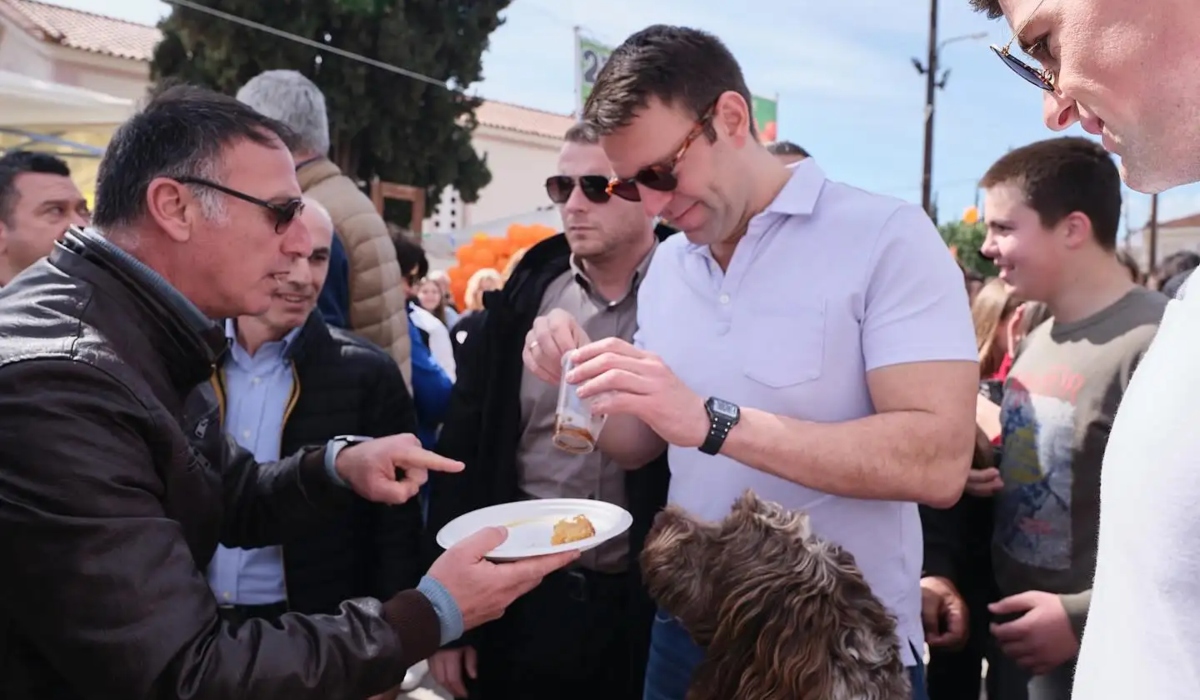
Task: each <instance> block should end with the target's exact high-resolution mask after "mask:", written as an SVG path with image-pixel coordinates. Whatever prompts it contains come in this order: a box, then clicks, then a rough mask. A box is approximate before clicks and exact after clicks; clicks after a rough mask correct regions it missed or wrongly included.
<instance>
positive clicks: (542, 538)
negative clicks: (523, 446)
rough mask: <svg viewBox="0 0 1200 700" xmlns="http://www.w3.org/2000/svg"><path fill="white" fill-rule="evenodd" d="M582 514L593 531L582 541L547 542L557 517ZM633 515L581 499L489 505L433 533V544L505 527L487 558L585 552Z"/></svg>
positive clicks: (621, 528) (608, 537) (623, 527)
mask: <svg viewBox="0 0 1200 700" xmlns="http://www.w3.org/2000/svg"><path fill="white" fill-rule="evenodd" d="M576 515H583V516H586V517H587V519H588V520H590V521H591V523H592V527H593V528H595V530H596V534H595V535H593V536H592V537H589V538H587V539H585V540H577V541H575V542H567V543H566V544H560V545H551V544H550V537H551V536H552V535H553V533H554V524H555V523H556V522H558V521H559V520H564V519H570V518H574V517H575V516H576ZM632 524H633V516H632V515H630V514H629V512H628V511H627V510H625V509H624V508H621V507H620V506H614V505H613V504H611V503H605V502H604V501H592V500H588V499H584V498H546V499H541V500H531V501H517V502H515V503H503V504H501V505H498V506H489V507H487V508H481V509H479V510H476V511H472V512H470V513H467V514H466V515H460V516H459V517H457V518H455V519H454V520H451V521H450V522H449V523H447V524H446V526H445V527H443V528H442V529H441V531H439V532H438V534H437V543H438V544H439V545H441V546H442V547H443V548H445V549H449V548H450V547H452V546H454V545H455V544H457V543H459V542H460V541H462V540H463V539H465V538H467V537H469V536H471V535H473V534H474V533H476V532H478V531H479V530H481V529H483V528H485V527H498V526H503V527H506V528H508V539H507V540H505V541H504V544H502V545H500V546H499V547H497V548H495V549H493V550H492V551H490V552H488V554H487V558H488V559H493V560H496V561H512V560H515V559H525V558H528V557H537V556H541V555H543V554H554V553H555V552H569V551H572V550H576V549H577V550H579V551H581V552H582V551H587V550H589V549H591V548H593V547H595V546H597V545H599V544H602V543H603V542H606V541H608V540H611V539H612V538H614V537H616V536H617V535H620V534H621V533H623V532H625V531H626V530H628V529H629V526H630V525H632Z"/></svg>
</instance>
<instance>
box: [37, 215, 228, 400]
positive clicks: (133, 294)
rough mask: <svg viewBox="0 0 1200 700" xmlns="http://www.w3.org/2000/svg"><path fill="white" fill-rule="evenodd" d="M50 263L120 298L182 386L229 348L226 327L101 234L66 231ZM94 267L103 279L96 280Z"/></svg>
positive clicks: (201, 375)
mask: <svg viewBox="0 0 1200 700" xmlns="http://www.w3.org/2000/svg"><path fill="white" fill-rule="evenodd" d="M50 261H51V262H52V263H53V264H54V265H55V266H57V267H59V268H60V269H62V270H64V271H66V272H68V273H70V274H74V275H78V276H80V277H82V278H85V279H89V281H91V282H92V283H94V284H97V285H98V286H101V287H103V288H104V289H106V290H108V291H110V292H112V293H114V294H116V295H118V296H120V297H124V299H125V300H126V302H127V303H128V304H129V306H130V310H131V312H132V313H133V314H134V316H133V317H131V318H130V319H129V320H128V322H129V323H130V324H136V326H137V327H138V328H139V330H140V331H141V332H142V333H144V334H145V335H146V337H147V338H148V339H149V341H150V343H151V345H152V346H153V347H154V349H155V350H156V351H157V352H158V353H159V354H160V355H161V356H162V359H163V362H164V364H165V367H166V370H167V372H168V374H169V375H170V377H171V380H172V383H174V384H175V385H176V386H177V387H179V388H180V389H189V388H191V387H193V386H195V385H197V384H199V383H200V382H203V381H204V380H205V379H207V378H208V377H209V375H210V374H211V373H212V371H213V368H214V367H216V366H217V365H218V364H219V362H220V359H221V356H222V355H223V354H224V353H225V351H226V349H227V342H226V339H225V332H224V329H223V328H222V327H221V326H220V325H219V324H217V323H215V322H214V321H212V320H211V319H209V318H208V317H206V316H205V315H204V314H203V313H202V312H201V311H200V310H199V309H198V308H196V305H195V304H193V303H192V302H191V301H189V300H188V299H187V297H185V296H183V294H181V293H180V292H179V291H178V290H176V289H175V288H174V287H172V286H171V285H170V284H169V283H167V281H166V280H165V279H163V278H162V276H161V275H159V274H158V273H156V272H154V271H153V270H151V269H150V268H149V267H147V266H146V265H145V264H143V263H142V262H141V261H139V260H138V259H136V258H134V257H133V256H132V255H130V254H129V253H127V252H125V251H124V250H121V249H120V248H118V247H117V246H115V245H113V244H112V243H110V242H109V241H108V240H106V239H105V238H104V237H103V236H101V235H100V234H98V233H96V232H94V231H89V230H82V229H74V228H73V229H71V230H69V231H67V233H66V235H65V236H64V237H63V240H62V241H60V242H59V243H58V244H57V245H56V246H55V250H54V252H53V253H52V254H51V257H50ZM89 268H90V269H89ZM94 271H98V272H100V273H101V274H102V275H103V277H104V278H107V279H101V278H97V276H96V275H95V274H93V272H94Z"/></svg>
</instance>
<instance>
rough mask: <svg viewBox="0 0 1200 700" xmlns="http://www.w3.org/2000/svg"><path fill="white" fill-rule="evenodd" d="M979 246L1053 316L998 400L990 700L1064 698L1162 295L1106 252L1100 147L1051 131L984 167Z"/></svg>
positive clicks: (1107, 179)
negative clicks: (1108, 464) (1121, 429)
mask: <svg viewBox="0 0 1200 700" xmlns="http://www.w3.org/2000/svg"><path fill="white" fill-rule="evenodd" d="M981 186H982V187H983V188H984V190H985V217H984V218H985V221H986V223H987V237H986V239H985V240H984V244H983V249H982V252H983V254H984V255H986V256H987V257H989V258H992V259H993V260H994V261H995V262H996V265H997V267H999V269H1000V277H1001V279H1003V280H1004V281H1006V282H1007V283H1008V284H1010V285H1012V286H1013V288H1014V290H1015V292H1016V294H1018V295H1019V296H1020V297H1022V298H1024V299H1029V300H1033V301H1041V302H1044V303H1046V304H1047V306H1048V307H1049V309H1050V312H1051V314H1052V315H1053V317H1054V318H1053V321H1052V322H1051V323H1045V324H1042V325H1041V326H1039V327H1038V328H1037V329H1035V330H1034V331H1032V332H1031V333H1030V335H1029V336H1028V338H1027V339H1026V340H1025V342H1024V343H1023V344H1022V347H1021V350H1020V353H1019V354H1018V356H1017V359H1016V362H1015V363H1014V365H1013V367H1012V370H1011V372H1010V373H1009V376H1008V379H1007V381H1006V383H1005V386H1004V396H1003V400H1002V402H1001V406H1000V423H1001V430H1002V444H1003V447H1002V456H1001V459H1000V478H999V480H996V481H995V482H994V484H993V486H994V488H995V518H996V520H995V532H994V535H993V539H992V556H993V561H994V567H995V573H996V581H997V584H998V586H999V590H1000V594H1001V596H1002V599H1001V600H1000V601H998V602H996V603H994V604H992V605H991V606H990V610H991V612H992V614H993V616H994V619H993V624H992V626H991V631H992V634H993V637H994V639H995V641H996V643H997V644H998V645H999V647H1000V650H1001V652H1003V653H1002V654H1001V655H1000V658H998V660H997V674H998V677H997V683H998V691H999V693H998V694H999V698H997V700H1025V699H1026V698H1028V699H1029V700H1058V699H1060V698H1061V699H1062V700H1068V698H1070V694H1071V678H1072V675H1073V673H1074V667H1075V658H1076V655H1077V654H1078V652H1079V640H1080V638H1081V637H1082V633H1083V626H1084V622H1085V621H1086V618H1087V611H1088V604H1089V602H1090V600H1091V585H1092V575H1093V573H1094V571H1095V568H1096V537H1097V530H1098V526H1099V505H1100V503H1099V501H1100V495H1099V490H1100V464H1101V460H1102V457H1103V455H1104V448H1105V446H1106V444H1107V442H1108V433H1109V429H1110V427H1111V426H1112V421H1113V417H1114V415H1115V414H1116V410H1117V405H1118V404H1119V403H1120V401H1121V397H1122V395H1123V394H1124V392H1125V388H1126V386H1127V385H1128V383H1129V379H1130V376H1131V375H1132V374H1133V371H1134V368H1135V367H1136V366H1137V364H1138V361H1139V360H1140V359H1141V358H1142V355H1143V354H1144V353H1145V352H1146V349H1147V347H1148V346H1149V345H1150V341H1151V340H1152V339H1153V337H1154V334H1155V332H1156V330H1157V328H1158V323H1159V320H1160V319H1161V317H1162V314H1163V311H1164V309H1165V307H1166V304H1167V299H1166V297H1164V296H1162V295H1161V294H1157V293H1155V292H1151V291H1149V290H1147V289H1144V288H1142V287H1138V286H1136V285H1135V284H1134V283H1133V282H1132V281H1131V280H1130V278H1129V273H1128V272H1127V271H1126V270H1125V268H1124V267H1123V266H1122V265H1121V262H1120V261H1119V260H1118V259H1117V255H1116V235H1117V227H1118V225H1119V223H1120V218H1121V189H1120V188H1121V180H1120V175H1119V174H1118V171H1117V167H1116V165H1115V164H1114V163H1113V161H1112V158H1111V157H1110V156H1109V155H1108V153H1106V152H1105V151H1104V149H1103V148H1102V147H1101V146H1100V144H1098V143H1095V142H1093V141H1090V140H1087V139H1083V138H1073V137H1072V138H1058V139H1051V140H1048V141H1041V142H1038V143H1034V144H1031V145H1029V146H1025V147H1024V148H1020V149H1017V150H1015V151H1012V152H1010V153H1008V154H1007V155H1005V156H1004V157H1003V158H1001V159H1000V160H999V161H997V162H996V164H995V165H993V166H992V167H991V169H990V170H988V172H987V174H986V175H985V176H984V178H983V181H982V182H981Z"/></svg>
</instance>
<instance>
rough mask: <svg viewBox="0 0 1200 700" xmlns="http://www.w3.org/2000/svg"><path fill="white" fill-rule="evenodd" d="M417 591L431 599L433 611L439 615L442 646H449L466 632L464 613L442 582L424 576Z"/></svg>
mask: <svg viewBox="0 0 1200 700" xmlns="http://www.w3.org/2000/svg"><path fill="white" fill-rule="evenodd" d="M417 591H418V592H420V593H421V594H422V595H424V596H425V597H426V598H428V599H429V602H430V603H431V604H432V605H433V611H434V612H435V613H437V618H438V627H439V628H440V630H441V635H442V644H449V643H450V642H453V641H454V640H456V639H458V638H459V637H461V636H462V635H463V632H464V631H465V630H463V616H462V611H461V610H459V608H458V603H456V602H454V597H453V596H451V595H450V591H448V590H446V587H445V586H443V585H442V582H441V581H438V580H437V579H436V578H434V577H432V576H429V575H425V576H422V577H421V582H420V583H418V584H417Z"/></svg>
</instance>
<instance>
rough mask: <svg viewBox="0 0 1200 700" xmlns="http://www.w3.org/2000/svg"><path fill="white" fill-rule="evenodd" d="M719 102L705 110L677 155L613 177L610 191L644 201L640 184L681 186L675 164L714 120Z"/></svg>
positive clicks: (658, 187)
mask: <svg viewBox="0 0 1200 700" xmlns="http://www.w3.org/2000/svg"><path fill="white" fill-rule="evenodd" d="M716 110H717V103H716V102H714V103H713V104H712V106H711V107H709V108H708V109H707V110H705V111H704V115H703V116H702V117H700V120H699V121H698V122H696V125H695V126H693V127H692V130H691V132H690V133H688V135H687V138H685V139H684V140H683V145H681V146H680V147H679V149H678V150H677V151H675V156H674V157H672V158H670V159H668V160H665V161H663V162H661V163H657V164H655V165H648V166H646V167H644V168H642V169H641V170H639V171H637V173H635V174H634V176H633V177H627V178H624V179H619V178H613V179H612V180H611V181H609V183H608V193H609V194H615V195H617V196H618V197H620V198H621V199H626V200H629V201H630V202H640V201H642V195H641V194H640V193H639V192H638V185H641V186H642V187H645V188H647V189H651V190H654V191H656V192H671V191H673V190H674V189H675V188H676V187H677V186H679V178H677V177H675V166H676V165H678V164H679V161H680V159H681V158H683V154H685V153H687V150H688V148H689V147H690V146H691V145H692V144H693V143H695V141H696V139H698V138H699V137H700V134H703V133H704V130H705V129H707V128H708V125H709V123H710V122H712V118H713V115H714V114H716Z"/></svg>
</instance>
